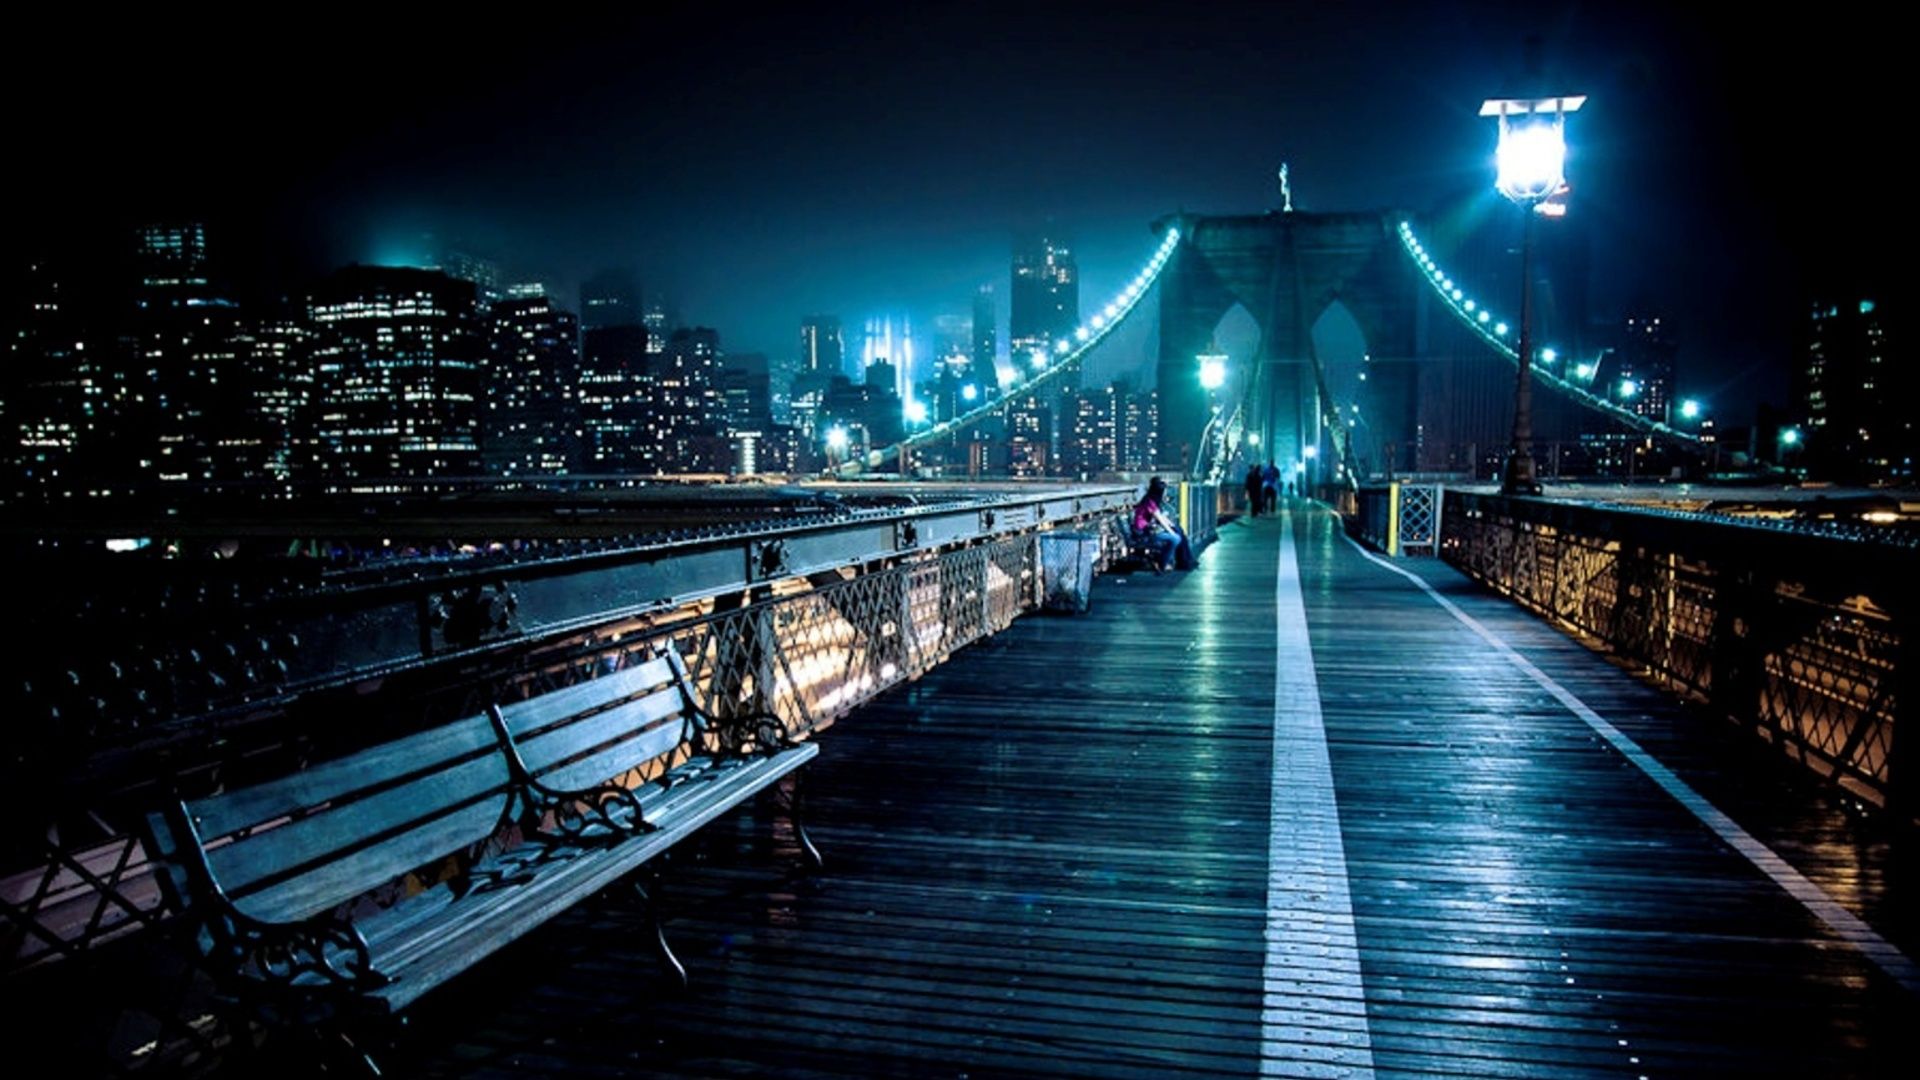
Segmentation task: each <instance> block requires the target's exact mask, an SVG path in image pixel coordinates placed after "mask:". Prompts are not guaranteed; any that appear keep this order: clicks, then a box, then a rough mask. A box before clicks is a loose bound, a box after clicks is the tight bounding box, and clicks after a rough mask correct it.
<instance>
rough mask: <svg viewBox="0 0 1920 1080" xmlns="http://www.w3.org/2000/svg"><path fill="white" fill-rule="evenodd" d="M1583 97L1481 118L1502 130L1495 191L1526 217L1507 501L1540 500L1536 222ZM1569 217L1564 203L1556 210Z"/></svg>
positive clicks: (1488, 107) (1496, 108) (1503, 102)
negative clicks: (1492, 119) (1535, 392)
mask: <svg viewBox="0 0 1920 1080" xmlns="http://www.w3.org/2000/svg"><path fill="white" fill-rule="evenodd" d="M1586 102H1587V99H1586V96H1585V95H1583V94H1571V95H1565V94H1563V95H1559V96H1555V97H1529V98H1489V99H1487V100H1486V101H1485V102H1483V103H1481V105H1480V115H1481V116H1491V117H1495V118H1496V119H1497V120H1498V122H1499V124H1500V143H1499V147H1498V149H1497V150H1496V151H1495V162H1496V165H1497V169H1496V173H1495V178H1494V187H1496V188H1498V189H1499V191H1500V194H1502V195H1505V196H1506V197H1507V198H1509V199H1511V200H1513V202H1514V203H1515V204H1517V205H1518V206H1519V207H1520V209H1521V212H1522V214H1523V215H1524V217H1525V223H1524V224H1523V225H1522V233H1521V240H1520V345H1519V348H1518V350H1517V351H1518V354H1519V363H1518V365H1517V366H1518V367H1519V369H1520V370H1519V374H1518V375H1516V376H1515V378H1514V384H1513V444H1512V446H1510V447H1509V448H1508V450H1507V468H1506V472H1505V474H1504V475H1503V476H1502V478H1501V481H1500V493H1501V494H1503V495H1538V494H1540V481H1539V479H1538V478H1537V477H1536V476H1535V475H1534V469H1533V219H1534V217H1535V216H1536V213H1535V212H1536V211H1538V210H1540V209H1542V208H1543V207H1544V205H1545V204H1546V201H1547V200H1548V199H1550V198H1554V197H1555V196H1557V195H1559V194H1560V193H1561V192H1562V191H1564V190H1565V189H1566V186H1567V173H1566V167H1567V114H1568V113H1571V112H1575V111H1577V110H1578V109H1579V108H1580V106H1582V105H1584V104H1586ZM1554 205H1555V206H1557V207H1560V208H1561V209H1562V212H1564V208H1565V205H1566V204H1565V202H1564V201H1563V200H1557V201H1556V202H1555V204H1554Z"/></svg>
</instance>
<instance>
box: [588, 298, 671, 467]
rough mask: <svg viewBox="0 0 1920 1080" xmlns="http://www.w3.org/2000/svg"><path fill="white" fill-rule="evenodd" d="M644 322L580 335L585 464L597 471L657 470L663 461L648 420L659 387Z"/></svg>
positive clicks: (594, 329) (590, 331)
mask: <svg viewBox="0 0 1920 1080" xmlns="http://www.w3.org/2000/svg"><path fill="white" fill-rule="evenodd" d="M651 351H652V350H651V349H649V348H648V340H647V330H646V327H644V326H633V325H625V326H599V327H594V328H592V329H590V330H586V331H583V332H582V333H581V335H580V377H579V379H578V381H577V383H576V391H577V395H578V408H579V413H580V431H581V436H582V439H583V444H582V447H581V453H582V457H583V459H584V460H583V463H582V468H584V469H586V470H587V471H588V472H594V473H652V472H658V471H659V469H660V466H661V462H662V456H661V450H660V446H659V444H658V443H656V442H654V440H653V434H652V432H651V431H650V430H649V424H648V420H649V417H651V415H652V413H653V408H654V398H655V395H656V392H657V388H656V386H655V385H654V378H653V372H652V370H651V364H650V358H649V356H648V353H649V352H651Z"/></svg>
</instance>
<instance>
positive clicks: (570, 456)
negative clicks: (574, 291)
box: [480, 297, 580, 476]
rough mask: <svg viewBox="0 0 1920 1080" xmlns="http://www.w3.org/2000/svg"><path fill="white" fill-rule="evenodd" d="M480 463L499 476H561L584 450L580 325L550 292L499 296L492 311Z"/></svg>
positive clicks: (569, 469) (490, 472)
mask: <svg viewBox="0 0 1920 1080" xmlns="http://www.w3.org/2000/svg"><path fill="white" fill-rule="evenodd" d="M490 326H491V331H492V333H491V342H490V348H489V349H488V351H487V410H486V423H485V425H484V427H483V429H482V432H481V435H482V438H481V444H480V445H481V461H482V464H483V465H484V467H485V468H486V471H487V473H488V474H489V475H492V476H528V475H536V476H537V475H548V476H551V475H557V474H561V473H566V472H569V471H571V469H572V468H573V465H574V463H575V461H576V460H577V459H578V455H579V445H578V439H577V438H576V437H575V434H574V433H575V432H576V431H577V430H578V427H579V413H578V404H579V403H578V401H577V400H576V398H575V389H576V387H577V385H578V381H579V347H578V342H579V340H580V326H579V322H578V320H576V319H575V318H574V317H573V315H572V314H571V313H570V312H566V311H562V310H560V309H559V308H557V307H555V306H554V305H553V303H552V302H551V301H550V300H548V299H547V298H545V297H533V298H525V299H511V300H499V301H496V302H495V303H494V305H493V310H492V313H491V316H490Z"/></svg>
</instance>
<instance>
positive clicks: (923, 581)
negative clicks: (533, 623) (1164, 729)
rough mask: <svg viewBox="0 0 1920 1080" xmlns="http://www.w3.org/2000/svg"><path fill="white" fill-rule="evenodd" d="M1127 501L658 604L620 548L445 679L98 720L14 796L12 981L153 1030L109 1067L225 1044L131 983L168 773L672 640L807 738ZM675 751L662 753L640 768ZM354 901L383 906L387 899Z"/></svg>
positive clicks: (900, 678) (341, 737)
mask: <svg viewBox="0 0 1920 1080" xmlns="http://www.w3.org/2000/svg"><path fill="white" fill-rule="evenodd" d="M1133 497H1134V494H1133V491H1132V489H1131V488H1130V487H1128V486H1118V485H1109V486H1105V487H1095V486H1081V487H1078V488H1071V489H1060V488H1055V489H1051V490H1043V491H1031V492H1029V493H1026V494H1023V495H1022V496H1020V497H1017V498H1002V499H998V500H988V501H981V500H977V499H976V500H971V501H967V502H966V504H965V506H964V510H962V509H961V508H960V507H958V506H956V505H953V504H947V505H942V506H940V507H939V508H937V509H929V508H926V507H920V508H917V509H908V510H904V511H902V512H901V513H900V514H897V515H892V516H891V517H890V518H888V519H886V520H879V519H875V518H871V517H869V518H866V519H863V520H859V521H857V522H848V521H841V522H836V523H834V525H832V526H828V527H824V528H823V527H818V526H802V527H798V528H795V529H791V530H788V531H785V532H779V531H777V530H764V531H762V532H760V533H758V534H756V535H753V536H747V537H738V536H730V537H727V538H725V540H724V541H719V542H716V540H715V539H714V538H709V537H701V538H700V540H699V541H698V542H697V543H695V544H693V545H692V546H691V547H688V548H685V549H683V553H684V554H685V555H686V556H687V557H688V558H689V559H691V560H692V564H691V565H690V566H689V567H686V568H684V569H676V568H674V567H673V566H672V565H671V560H670V559H669V560H662V559H660V558H659V557H658V555H656V556H655V557H654V558H652V559H647V560H644V561H638V563H637V565H638V567H639V568H640V569H641V570H643V572H644V573H646V574H648V575H652V576H656V577H658V576H660V575H664V576H665V578H673V579H677V580H681V581H689V580H718V579H719V577H721V576H724V575H723V573H722V570H721V569H720V568H719V567H713V568H712V569H707V568H708V567H709V564H710V563H711V562H712V560H713V558H714V556H715V555H716V554H720V555H722V556H724V557H725V561H724V564H723V565H724V567H725V568H726V569H725V573H731V574H733V575H735V577H736V579H737V580H736V584H735V586H734V587H733V588H731V589H726V590H723V591H719V592H709V591H708V590H706V589H701V590H699V592H703V593H708V594H707V595H698V594H697V593H696V594H695V595H693V596H692V597H691V598H687V599H679V600H672V601H648V600H647V599H646V597H649V596H652V595H655V594H654V593H652V592H650V591H642V592H638V593H625V592H622V591H621V590H620V589H619V588H618V586H620V585H621V584H622V583H623V582H624V583H627V584H631V583H632V575H633V573H634V572H635V569H636V562H633V561H628V560H626V559H622V558H616V559H615V560H613V561H612V562H610V563H603V564H599V565H598V568H599V570H600V571H601V572H602V573H603V574H605V575H607V576H604V577H600V576H591V575H590V576H589V577H588V578H586V579H581V580H579V585H580V586H583V587H584V588H583V589H582V590H581V591H579V592H578V593H577V594H576V593H572V592H570V593H569V595H577V601H576V602H575V603H574V604H573V605H572V607H571V608H569V609H566V610H568V611H570V612H571V613H577V614H586V613H589V612H592V611H600V612H603V614H602V615H601V616H600V617H598V618H593V619H590V620H588V621H587V622H586V623H584V624H579V625H575V626H573V627H572V628H570V629H569V628H566V627H564V626H563V627H561V629H563V630H564V631H565V632H558V633H553V634H547V635H537V636H536V635H532V634H527V635H523V636H520V637H519V638H518V639H517V640H515V639H503V640H499V641H494V642H481V643H476V647H475V648H473V649H467V650H463V651H462V653H461V655H460V657H459V658H458V659H457V660H456V661H455V663H454V665H453V667H452V668H450V669H446V670H439V671H436V670H435V669H434V666H433V665H430V664H429V665H426V666H416V667H411V668H407V669H405V670H398V671H397V670H396V667H395V665H394V664H393V662H392V657H391V656H388V655H383V654H381V653H379V652H378V651H369V652H367V653H366V655H365V661H366V670H368V671H369V672H371V673H373V676H374V678H370V679H369V680H365V681H361V682H359V683H358V684H357V685H352V686H343V687H334V688H332V689H328V688H327V687H325V686H320V687H318V688H316V689H314V690H312V691H310V692H308V693H307V694H306V695H304V696H303V695H298V694H296V695H294V697H293V699H292V700H289V701H279V702H276V703H275V704H274V707H275V708H281V709H283V710H284V711H285V715H283V716H281V717H280V718H279V720H278V722H259V723H256V724H251V725H242V726H233V724H234V722H235V721H234V718H233V716H232V715H231V714H230V713H227V712H222V713H218V714H208V716H207V717H206V721H207V722H206V723H205V724H204V725H197V724H195V723H193V722H191V718H177V719H176V720H175V722H173V723H170V724H168V725H166V727H167V733H168V736H169V737H168V739H167V740H166V741H165V743H164V746H163V752H161V753H156V754H153V755H151V756H150V757H144V756H141V755H138V754H136V755H135V760H136V761H138V762H139V763H140V764H143V765H144V766H145V768H144V769H142V768H140V767H139V766H138V765H130V764H128V763H127V761H125V760H122V759H121V758H120V757H119V756H118V755H119V752H120V747H119V746H118V745H117V743H118V741H119V740H118V739H117V737H113V738H109V737H108V736H110V735H113V734H114V733H112V732H109V731H102V732H100V733H99V734H100V735H101V736H102V737H103V738H105V741H104V742H102V743H100V744H99V746H98V750H99V752H100V753H101V754H103V755H105V756H106V758H112V759H114V760H111V761H109V760H102V761H96V762H93V763H92V764H91V767H90V770H83V771H84V772H87V775H90V776H91V777H93V780H92V781H91V782H82V781H78V780H75V779H74V777H73V776H68V777H63V778H57V779H56V780H55V781H54V782H50V783H48V784H46V785H45V789H46V792H49V793H57V797H56V798H54V799H53V800H52V801H48V800H44V799H43V800H40V801H29V800H27V799H25V798H23V797H22V796H21V795H20V793H19V792H18V791H15V792H13V793H12V800H11V801H10V804H9V808H8V814H9V815H10V817H9V822H8V828H9V833H8V845H7V851H6V856H7V860H8V865H7V866H5V867H4V868H0V949H4V960H0V967H4V968H5V969H6V970H7V977H8V978H10V979H25V978H29V977H30V976H29V974H28V969H34V974H35V975H45V976H58V978H57V979H56V980H55V985H87V986H90V987H96V988H100V989H98V991H97V992H91V993H90V996H89V1000H88V1001H87V1002H85V1003H84V1004H82V1003H79V1002H75V1003H74V1007H76V1008H78V1007H85V1008H88V1009H94V1010H98V1011H100V1013H101V1014H102V1015H104V1016H114V1015H117V1016H118V1017H119V1018H120V1020H119V1022H118V1023H117V1025H116V1026H118V1027H121V1028H129V1029H140V1030H147V1031H151V1032H153V1034H152V1036H151V1041H150V1042H149V1043H148V1044H147V1045H146V1046H145V1047H144V1048H138V1049H136V1050H135V1051H134V1052H132V1053H127V1052H125V1048H121V1049H120V1050H117V1051H113V1052H112V1053H110V1054H109V1056H110V1057H113V1060H112V1061H110V1062H107V1063H105V1064H106V1071H119V1072H123V1073H131V1072H136V1071H145V1070H144V1069H143V1067H142V1063H143V1061H144V1062H149V1063H150V1062H151V1061H152V1060H155V1059H159V1058H170V1059H174V1060H176V1061H177V1060H178V1059H180V1058H181V1056H182V1055H185V1056H187V1057H188V1058H192V1057H194V1056H196V1055H198V1056H206V1055H210V1054H217V1053H218V1052H219V1051H218V1049H217V1046H216V1045H215V1044H216V1043H218V1042H220V1041H222V1040H223V1039H224V1038H226V1036H224V1035H217V1034H216V1033H217V1032H219V1031H221V1030H222V1027H221V1025H222V1023H223V1021H219V1020H216V1019H215V1018H214V1016H213V1014H212V1013H210V1012H208V1011H206V1010H207V1008H208V1006H207V1005H206V1004H205V1002H204V1001H200V1000H198V999H195V998H194V997H193V991H192V987H191V986H190V985H189V984H190V983H191V980H188V982H187V983H181V984H179V985H175V986H165V987H162V986H157V985H155V984H153V983H152V981H151V980H141V979H130V978H123V977H122V976H123V975H124V974H125V973H126V972H127V971H128V970H131V969H141V968H143V967H152V966H154V963H153V960H152V957H153V956H155V955H158V954H159V953H161V952H164V951H165V950H166V949H167V945H166V942H167V941H168V940H169V939H170V937H171V935H170V934H169V933H167V932H166V931H167V930H168V928H169V927H172V926H178V925H181V924H179V923H177V922H175V921H174V920H173V915H174V914H175V913H174V912H172V911H171V910H169V909H168V908H167V906H166V904H165V901H164V899H163V897H162V895H161V893H160V890H159V889H158V888H157V887H156V882H155V880H154V875H153V867H152V865H151V863H150V861H149V859H148V857H147V854H146V852H145V849H144V845H143V844H142V842H141V841H140V840H139V839H138V838H137V837H138V834H139V831H140V830H139V829H138V824H137V823H138V821H139V815H140V814H141V813H142V812H144V811H145V810H147V809H150V808H151V807H152V805H153V803H154V800H155V799H157V798H159V797H161V794H162V788H163V787H164V786H172V787H175V788H177V789H179V790H180V791H182V792H183V793H186V794H206V793H211V792H213V791H217V790H232V789H235V788H239V787H244V786H247V785H248V784H251V783H253V782H256V781H259V780H262V779H266V778H269V777H271V776H275V775H281V774H284V773H285V772H287V771H291V770H293V769H297V768H300V767H302V766H303V765H304V764H306V763H308V762H311V761H318V760H325V759H328V758H331V757H334V756H337V755H338V754H339V753H341V752H343V751H347V750H350V749H353V748H358V747H359V746H364V745H369V744H372V743H375V742H379V741H382V740H385V739H390V738H393V737H397V736H398V735H399V734H403V733H405V731H406V730H408V729H419V728H424V727H427V726H431V725H433V724H436V723H441V722H445V721H446V720H449V719H453V718H456V717H458V716H463V715H471V713H472V712H474V711H478V710H479V709H482V708H484V707H485V706H486V704H487V703H489V702H497V701H511V700H517V699H520V698H525V697H530V696H533V695H536V694H539V693H544V692H547V691H550V690H553V689H558V688H560V687H563V686H568V685H573V684H576V683H579V682H582V681H585V680H588V679H593V678H598V677H601V676H604V675H607V674H610V673H612V672H615V671H618V670H621V669H622V668H625V667H626V666H628V665H629V664H631V663H635V662H640V661H644V660H645V659H647V658H649V657H651V656H652V655H655V654H657V653H658V652H659V651H660V650H662V649H663V648H665V647H667V646H668V645H671V646H672V647H673V648H674V649H675V650H676V651H677V652H679V654H680V655H681V656H682V657H683V658H684V659H685V660H686V661H687V664H688V668H689V674H690V676H691V680H692V683H693V686H694V689H695V691H696V693H697V694H698V695H699V696H700V698H701V699H702V703H703V705H704V706H705V707H706V708H707V709H708V710H709V711H711V712H713V713H715V714H718V715H722V716H725V715H730V714H751V713H761V712H766V711H770V712H772V713H774V714H775V715H778V716H779V717H781V718H782V719H783V720H784V721H785V724H786V727H787V729H788V732H789V733H790V734H792V735H795V736H800V737H806V736H810V735H812V734H814V733H817V732H819V731H821V730H822V729H824V728H826V727H828V726H830V725H831V724H833V723H834V722H835V721H836V720H837V719H840V718H842V717H845V716H846V715H847V714H848V713H849V712H851V711H853V710H854V709H856V708H858V707H859V706H860V705H861V704H863V703H865V702H867V701H869V700H871V699H872V698H873V697H875V696H876V695H878V694H880V693H882V692H884V691H886V690H887V689H888V688H889V687H892V686H895V685H898V684H899V683H902V682H905V681H908V680H911V679H914V678H917V677H919V676H920V675H922V674H924V673H925V672H927V671H928V670H930V669H931V668H933V667H935V666H937V665H938V664H940V663H942V662H944V661H945V660H946V659H948V658H949V657H951V656H952V655H953V654H954V653H955V652H956V651H958V650H960V649H961V648H963V647H965V646H966V645H968V644H971V643H974V642H977V641H979V640H981V639H983V638H985V637H988V636H990V635H992V634H994V633H996V632H998V631H1000V630H1002V629H1004V628H1006V627H1007V626H1008V625H1009V624H1011V623H1012V622H1013V621H1014V620H1015V619H1016V618H1018V617H1019V616H1020V615H1021V614H1023V613H1025V612H1028V611H1031V610H1034V609H1035V608H1036V607H1038V606H1039V604H1040V601H1041V583H1040V567H1039V546H1040V537H1041V536H1042V535H1044V534H1045V533H1046V532H1047V531H1049V530H1052V529H1055V528H1074V527H1084V526H1086V525H1087V524H1089V523H1092V522H1097V521H1100V520H1102V519H1105V518H1113V519H1118V517H1119V516H1120V514H1121V513H1122V512H1123V511H1124V510H1125V509H1126V508H1127V507H1129V506H1130V505H1131V503H1132V500H1133ZM1209 508H1210V504H1209ZM1208 520H1210V518H1209V519H1208ZM876 530H877V531H876ZM1099 531H1100V532H1101V533H1103V534H1104V533H1105V532H1107V531H1108V530H1105V529H1101V530H1099ZM776 540H778V541H782V543H781V545H780V547H778V548H777V549H776V548H774V547H771V546H770V545H771V544H772V543H773V542H774V541H776ZM1103 554H1104V553H1103ZM776 556H777V557H776ZM519 569H520V570H522V571H523V573H524V576H523V577H521V578H519V579H517V580H518V581H524V582H528V583H532V582H534V581H536V580H538V579H539V578H540V576H541V575H540V574H539V573H538V568H537V567H520V568H519ZM581 570H582V568H581V567H579V566H577V565H574V564H573V560H572V558H569V559H567V560H565V565H560V566H554V567H551V568H548V574H549V575H553V574H558V575H560V577H561V578H562V579H565V578H566V577H567V576H568V575H571V574H574V573H577V572H580V571H581ZM688 575H690V576H688ZM649 584H650V582H649ZM423 587H424V586H423ZM510 587H513V588H519V586H518V585H517V584H513V583H510ZM521 595H522V596H525V595H527V593H525V592H524V591H523V592H522V594H521ZM669 595H671V594H669ZM332 599H333V600H335V601H336V602H337V605H338V606H336V607H335V608H333V610H334V611H335V612H336V613H337V614H338V616H339V617H341V618H345V619H350V620H358V621H364V620H366V619H367V618H368V615H369V612H370V611H378V610H379V608H378V607H375V608H369V607H368V606H367V605H366V604H364V603H362V602H360V601H358V600H355V599H354V598H353V597H352V596H351V594H345V595H340V596H336V597H333V598H332ZM317 602H319V601H311V600H310V601H309V602H308V605H309V606H310V605H311V604H312V603H317ZM553 610H555V611H559V610H562V609H553ZM301 614H302V616H303V617H315V616H316V614H317V613H316V612H315V611H311V610H304V609H303V610H302V611H301ZM479 645H485V646H486V647H484V648H481V647H478V646H479ZM376 687H377V689H375V688H376ZM304 699H312V700H311V701H308V702H306V703H304V704H303V700H304ZM129 749H131V748H129ZM43 764H51V763H50V762H45V763H43ZM669 764H671V762H669V761H665V760H663V761H660V762H656V763H654V764H653V765H651V766H649V767H647V768H644V769H642V770H639V771H637V772H636V773H635V774H634V777H633V780H638V779H643V778H645V777H647V776H649V775H652V774H653V773H657V772H658V771H659V770H660V769H661V768H664V767H666V766H667V765H669ZM76 775H77V774H76ZM630 782H631V781H630ZM362 902H372V903H375V904H376V905H377V904H378V903H379V902H380V896H378V895H376V896H373V897H370V898H365V899H363V901H362ZM55 961H59V963H58V964H55V963H54V962H55ZM183 977H184V976H183ZM24 985H25V984H23V983H16V984H15V986H16V988H19V987H22V986H24ZM107 988H113V989H107ZM115 1055H117V1056H115Z"/></svg>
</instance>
